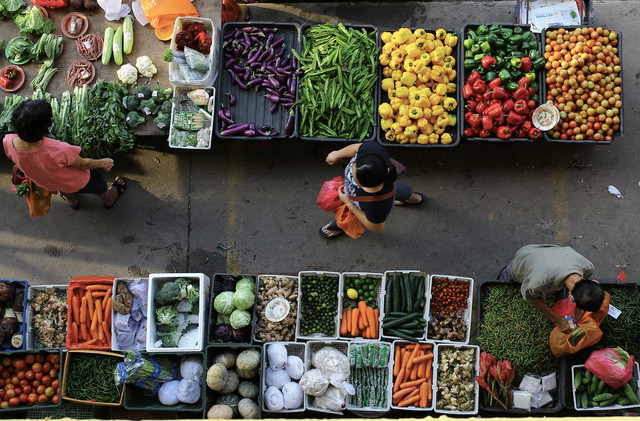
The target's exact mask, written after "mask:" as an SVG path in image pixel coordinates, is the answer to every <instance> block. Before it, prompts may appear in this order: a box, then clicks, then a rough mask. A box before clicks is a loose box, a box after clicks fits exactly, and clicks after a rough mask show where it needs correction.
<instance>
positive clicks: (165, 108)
mask: <svg viewBox="0 0 640 421" xmlns="http://www.w3.org/2000/svg"><path fill="white" fill-rule="evenodd" d="M172 108H173V101H171V100H166V101H164V102H163V103H162V105H160V112H161V113H165V114H171V110H172Z"/></svg>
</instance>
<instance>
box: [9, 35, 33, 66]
mask: <svg viewBox="0 0 640 421" xmlns="http://www.w3.org/2000/svg"><path fill="white" fill-rule="evenodd" d="M32 48H33V41H31V40H30V39H29V38H27V37H25V36H23V35H18V36H17V37H15V38H13V39H11V41H9V44H8V45H7V50H6V52H7V59H8V60H9V61H11V62H14V63H19V64H24V63H26V62H28V61H29V60H31V49H32Z"/></svg>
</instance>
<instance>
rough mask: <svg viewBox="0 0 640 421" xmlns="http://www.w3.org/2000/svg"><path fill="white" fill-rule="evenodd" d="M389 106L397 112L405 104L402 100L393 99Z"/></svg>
mask: <svg viewBox="0 0 640 421" xmlns="http://www.w3.org/2000/svg"><path fill="white" fill-rule="evenodd" d="M389 98H391V97H389ZM389 104H390V105H391V108H392V109H394V110H396V111H397V110H399V109H400V106H401V105H402V104H404V102H403V101H402V98H397V97H394V98H391V100H390V101H389Z"/></svg>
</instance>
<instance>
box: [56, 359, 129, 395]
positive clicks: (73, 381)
mask: <svg viewBox="0 0 640 421" xmlns="http://www.w3.org/2000/svg"><path fill="white" fill-rule="evenodd" d="M67 358H71V361H69V364H68V365H67V366H68V367H69V372H68V373H67V384H66V395H67V397H69V398H73V399H79V400H84V401H93V402H105V403H119V402H120V397H121V395H122V386H121V385H119V384H116V382H115V379H114V370H115V369H116V366H117V365H118V363H120V362H122V358H117V357H112V356H109V355H89V354H77V353H73V354H69V355H68V356H67Z"/></svg>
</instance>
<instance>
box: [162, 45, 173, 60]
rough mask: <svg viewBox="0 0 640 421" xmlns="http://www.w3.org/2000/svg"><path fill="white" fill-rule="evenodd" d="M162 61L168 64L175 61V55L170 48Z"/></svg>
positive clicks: (165, 51) (165, 52)
mask: <svg viewBox="0 0 640 421" xmlns="http://www.w3.org/2000/svg"><path fill="white" fill-rule="evenodd" d="M162 60H164V61H166V62H167V63H170V62H172V61H173V53H172V52H171V49H170V48H165V49H164V57H162Z"/></svg>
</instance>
